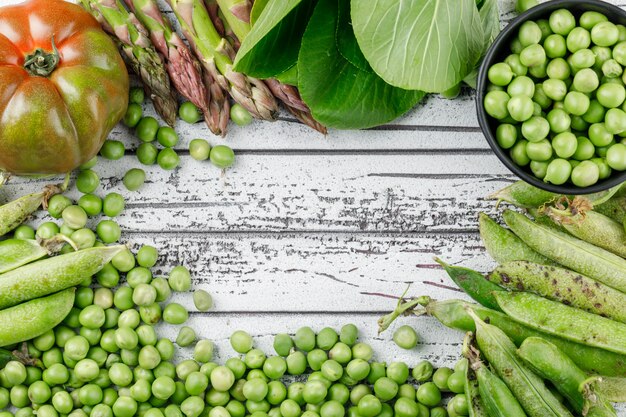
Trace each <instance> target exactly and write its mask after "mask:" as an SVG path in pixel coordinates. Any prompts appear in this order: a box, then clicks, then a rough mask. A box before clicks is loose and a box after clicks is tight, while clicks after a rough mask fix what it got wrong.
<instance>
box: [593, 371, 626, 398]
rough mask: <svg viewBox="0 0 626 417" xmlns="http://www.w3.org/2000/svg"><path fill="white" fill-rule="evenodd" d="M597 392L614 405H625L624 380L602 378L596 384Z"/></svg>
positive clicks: (625, 390) (625, 387)
mask: <svg viewBox="0 0 626 417" xmlns="http://www.w3.org/2000/svg"><path fill="white" fill-rule="evenodd" d="M596 390H597V392H598V393H599V394H600V395H602V397H604V398H606V400H607V401H611V402H614V403H626V378H620V377H610V376H603V377H602V378H601V379H600V380H599V381H598V383H597V384H596Z"/></svg>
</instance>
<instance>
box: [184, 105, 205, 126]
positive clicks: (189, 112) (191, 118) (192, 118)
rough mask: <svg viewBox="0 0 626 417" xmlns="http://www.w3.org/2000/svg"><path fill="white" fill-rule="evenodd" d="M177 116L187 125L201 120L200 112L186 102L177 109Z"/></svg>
mask: <svg viewBox="0 0 626 417" xmlns="http://www.w3.org/2000/svg"><path fill="white" fill-rule="evenodd" d="M178 116H179V117H180V118H181V119H182V120H183V121H185V122H187V123H190V124H192V123H196V122H198V121H200V120H202V114H201V113H200V110H199V109H198V108H197V107H196V106H195V105H194V104H193V103H192V102H190V101H186V102H184V103H183V104H181V105H180V107H179V108H178Z"/></svg>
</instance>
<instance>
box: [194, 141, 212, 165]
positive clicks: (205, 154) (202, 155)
mask: <svg viewBox="0 0 626 417" xmlns="http://www.w3.org/2000/svg"><path fill="white" fill-rule="evenodd" d="M210 152H211V145H209V142H207V141H206V140H204V139H193V140H192V141H191V142H189V155H191V157H192V158H193V159H195V160H196V161H206V160H207V159H209V154H210Z"/></svg>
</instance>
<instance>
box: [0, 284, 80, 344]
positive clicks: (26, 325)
mask: <svg viewBox="0 0 626 417" xmlns="http://www.w3.org/2000/svg"><path fill="white" fill-rule="evenodd" d="M74 292H75V289H74V288H68V289H67V290H63V291H61V292H58V293H55V294H52V295H49V296H47V297H42V298H36V299H34V300H31V301H28V302H25V303H22V304H18V305H16V306H14V307H10V308H7V309H4V310H0V323H2V326H1V327H0V347H2V346H8V345H12V344H15V343H18V342H23V341H25V340H30V339H33V338H35V337H37V336H40V335H42V334H44V333H45V332H47V331H48V330H50V329H52V328H54V327H55V326H56V325H58V324H59V323H61V321H63V319H64V318H65V317H66V316H67V315H68V313H69V312H70V310H71V309H72V306H73V305H74Z"/></svg>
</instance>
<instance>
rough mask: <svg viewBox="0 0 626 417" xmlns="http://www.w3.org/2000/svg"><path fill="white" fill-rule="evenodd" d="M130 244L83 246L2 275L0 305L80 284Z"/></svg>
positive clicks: (10, 304) (8, 304)
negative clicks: (74, 250)
mask: <svg viewBox="0 0 626 417" xmlns="http://www.w3.org/2000/svg"><path fill="white" fill-rule="evenodd" d="M123 250H126V246H124V245H118V246H103V247H95V248H89V249H83V250H80V251H78V252H72V253H68V254H65V255H59V256H55V257H52V258H49V259H43V260H41V261H38V262H34V263H30V264H27V265H24V266H21V267H19V268H17V269H14V270H12V271H9V272H6V273H4V274H2V275H0V309H2V308H6V307H10V306H14V305H16V304H19V303H21V302H23V301H27V300H31V299H33V298H36V297H41V296H44V295H48V294H51V293H54V292H57V291H61V290H63V289H66V288H69V287H73V286H76V285H78V284H80V283H81V282H82V281H83V280H84V279H85V278H88V277H91V276H92V275H94V274H95V273H96V272H98V271H100V269H102V268H103V267H104V266H105V265H106V264H107V263H108V262H109V261H111V259H113V257H114V256H115V255H117V254H118V253H120V252H122V251H123Z"/></svg>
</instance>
